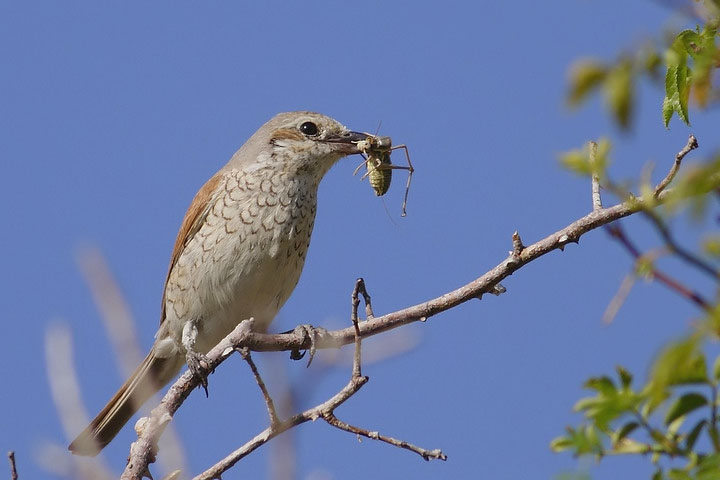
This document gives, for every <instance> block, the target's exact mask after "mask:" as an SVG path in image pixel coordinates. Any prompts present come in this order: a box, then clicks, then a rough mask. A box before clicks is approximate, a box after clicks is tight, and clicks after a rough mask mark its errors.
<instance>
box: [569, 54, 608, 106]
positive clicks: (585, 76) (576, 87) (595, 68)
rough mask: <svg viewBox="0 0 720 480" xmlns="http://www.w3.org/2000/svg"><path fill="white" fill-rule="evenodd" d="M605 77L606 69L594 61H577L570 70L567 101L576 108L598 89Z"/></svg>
mask: <svg viewBox="0 0 720 480" xmlns="http://www.w3.org/2000/svg"><path fill="white" fill-rule="evenodd" d="M606 75H607V67H605V65H603V64H601V63H600V62H597V61H595V60H579V61H577V62H575V63H574V64H573V66H572V68H571V69H570V91H569V92H568V97H567V101H568V104H569V105H570V106H571V107H576V106H578V105H579V104H580V103H582V102H583V100H585V98H586V97H587V96H588V95H589V94H590V93H592V91H593V90H595V89H596V88H598V87H599V86H600V84H601V83H602V82H603V80H604V79H605V76H606Z"/></svg>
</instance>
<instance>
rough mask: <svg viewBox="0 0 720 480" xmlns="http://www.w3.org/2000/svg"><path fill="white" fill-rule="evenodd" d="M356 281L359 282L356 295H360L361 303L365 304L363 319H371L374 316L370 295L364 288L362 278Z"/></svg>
mask: <svg viewBox="0 0 720 480" xmlns="http://www.w3.org/2000/svg"><path fill="white" fill-rule="evenodd" d="M358 280H359V281H360V285H359V286H358V293H360V295H362V297H363V301H364V302H365V318H373V317H374V316H375V314H374V313H373V308H372V300H371V299H370V294H369V293H368V291H367V289H366V288H365V281H364V280H363V279H362V278H359V279H358Z"/></svg>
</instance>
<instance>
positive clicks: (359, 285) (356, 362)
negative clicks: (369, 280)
mask: <svg viewBox="0 0 720 480" xmlns="http://www.w3.org/2000/svg"><path fill="white" fill-rule="evenodd" d="M360 291H363V292H365V280H363V279H362V278H358V279H357V280H356V281H355V288H353V292H352V295H351V302H352V310H351V313H350V321H351V322H352V325H353V329H354V330H355V356H354V357H353V369H352V378H356V377H362V367H361V358H360V322H359V321H358V314H357V311H358V305H360V298H359V297H358V293H359V292H360ZM365 293H367V292H365ZM365 306H366V307H367V300H365Z"/></svg>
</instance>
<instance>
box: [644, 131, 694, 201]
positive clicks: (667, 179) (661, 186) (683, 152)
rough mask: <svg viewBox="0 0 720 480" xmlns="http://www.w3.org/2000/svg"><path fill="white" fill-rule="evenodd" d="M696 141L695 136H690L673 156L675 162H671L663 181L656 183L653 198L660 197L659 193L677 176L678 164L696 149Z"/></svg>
mask: <svg viewBox="0 0 720 480" xmlns="http://www.w3.org/2000/svg"><path fill="white" fill-rule="evenodd" d="M698 147H699V145H698V141H697V138H695V135H692V134H690V137H689V138H688V141H687V144H686V145H685V146H684V147H683V148H682V150H680V151H679V152H678V153H677V155H675V161H674V162H673V165H672V167H671V168H670V171H669V172H668V174H667V175H666V176H665V178H663V180H662V181H661V182H660V183H658V185H657V187H655V191H654V192H653V195H654V196H655V198H657V197H658V195H660V193H661V192H662V191H663V190H665V188H666V187H667V186H668V185H670V182H672V181H673V179H674V178H675V175H677V172H678V170H680V164H681V163H682V161H683V158H685V155H687V154H688V153H690V152H691V151H693V150H695V149H696V148H698Z"/></svg>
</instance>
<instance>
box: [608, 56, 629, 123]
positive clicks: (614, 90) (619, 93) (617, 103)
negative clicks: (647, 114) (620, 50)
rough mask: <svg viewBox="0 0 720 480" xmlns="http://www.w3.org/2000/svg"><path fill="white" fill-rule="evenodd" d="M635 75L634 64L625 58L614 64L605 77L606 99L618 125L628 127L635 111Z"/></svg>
mask: <svg viewBox="0 0 720 480" xmlns="http://www.w3.org/2000/svg"><path fill="white" fill-rule="evenodd" d="M633 83H634V75H633V70H632V64H631V62H630V61H629V60H623V61H621V62H620V63H619V64H618V65H616V66H614V67H613V68H612V69H611V70H610V72H608V74H607V78H605V83H604V84H603V87H604V90H605V101H606V102H607V104H608V106H609V107H610V111H611V112H612V114H613V116H614V117H615V121H616V122H617V123H618V125H619V126H620V127H621V128H623V129H627V128H628V127H629V126H630V121H631V118H632V113H633V102H634V91H633V90H634V87H633Z"/></svg>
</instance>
